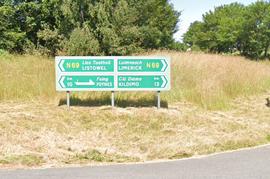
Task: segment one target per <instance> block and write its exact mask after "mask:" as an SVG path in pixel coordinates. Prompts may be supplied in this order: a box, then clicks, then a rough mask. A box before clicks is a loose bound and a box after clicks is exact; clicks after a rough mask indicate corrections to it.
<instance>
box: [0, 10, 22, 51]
mask: <svg viewBox="0 0 270 179" xmlns="http://www.w3.org/2000/svg"><path fill="white" fill-rule="evenodd" d="M14 15H15V10H14V9H13V8H12V7H11V6H6V5H4V6H0V49H4V50H9V51H13V50H15V47H16V46H18V45H20V43H21V41H22V40H23V38H24V35H25V34H24V33H22V32H21V31H20V29H19V27H18V26H17V24H16V21H15V18H14Z"/></svg>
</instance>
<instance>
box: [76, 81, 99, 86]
mask: <svg viewBox="0 0 270 179" xmlns="http://www.w3.org/2000/svg"><path fill="white" fill-rule="evenodd" d="M75 84H76V85H77V86H94V85H95V82H93V81H92V80H89V82H78V81H77V82H75Z"/></svg>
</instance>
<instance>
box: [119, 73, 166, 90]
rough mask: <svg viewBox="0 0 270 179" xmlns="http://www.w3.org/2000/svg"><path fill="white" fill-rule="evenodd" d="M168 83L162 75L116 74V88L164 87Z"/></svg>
mask: <svg viewBox="0 0 270 179" xmlns="http://www.w3.org/2000/svg"><path fill="white" fill-rule="evenodd" d="M167 84H168V80H167V78H166V77H165V76H164V75H151V76H140V75H136V76H135V75H132V76H131V75H125V76H118V88H144V89H147V88H152V89H155V88H156V89H157V88H160V89H162V88H165V87H166V86H167Z"/></svg>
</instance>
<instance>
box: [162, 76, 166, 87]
mask: <svg viewBox="0 0 270 179" xmlns="http://www.w3.org/2000/svg"><path fill="white" fill-rule="evenodd" d="M161 79H162V81H163V82H162V85H161V88H165V86H166V84H167V79H166V78H165V76H161Z"/></svg>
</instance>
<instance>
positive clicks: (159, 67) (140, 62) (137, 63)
mask: <svg viewBox="0 0 270 179" xmlns="http://www.w3.org/2000/svg"><path fill="white" fill-rule="evenodd" d="M167 68H168V63H167V62H166V59H119V60H118V72H165V70H166V69H167Z"/></svg>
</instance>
